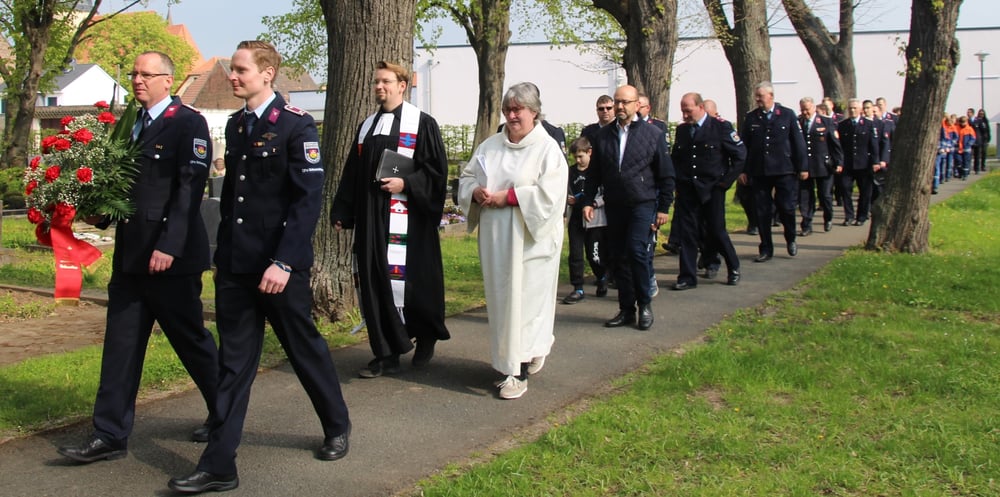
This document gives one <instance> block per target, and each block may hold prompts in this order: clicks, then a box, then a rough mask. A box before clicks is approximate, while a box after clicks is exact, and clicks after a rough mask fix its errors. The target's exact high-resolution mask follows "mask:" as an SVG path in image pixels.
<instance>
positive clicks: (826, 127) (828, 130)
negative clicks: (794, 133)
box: [799, 97, 843, 236]
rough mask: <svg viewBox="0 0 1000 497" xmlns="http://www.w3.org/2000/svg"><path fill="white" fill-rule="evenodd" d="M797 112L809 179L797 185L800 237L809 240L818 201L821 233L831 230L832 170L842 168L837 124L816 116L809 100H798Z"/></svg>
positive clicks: (811, 100) (812, 103)
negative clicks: (804, 143)
mask: <svg viewBox="0 0 1000 497" xmlns="http://www.w3.org/2000/svg"><path fill="white" fill-rule="evenodd" d="M799 109H800V110H801V111H802V115H801V116H799V124H800V125H801V126H802V134H803V136H805V140H806V156H807V160H808V162H809V177H808V178H806V179H804V180H801V181H800V182H799V212H800V213H801V214H802V224H801V226H802V231H801V232H800V233H799V236H809V235H810V234H812V221H813V215H814V214H815V213H816V200H817V199H818V200H819V205H820V207H821V208H822V209H823V231H830V230H832V229H833V170H834V168H836V167H837V166H839V165H841V163H842V161H843V152H842V150H841V149H840V136H839V135H838V134H837V124H836V123H835V122H833V119H831V118H829V117H824V116H821V115H819V114H818V113H817V112H816V103H815V102H814V101H813V99H812V98H810V97H805V98H803V99H802V100H799Z"/></svg>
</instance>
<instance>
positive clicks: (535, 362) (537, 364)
mask: <svg viewBox="0 0 1000 497" xmlns="http://www.w3.org/2000/svg"><path fill="white" fill-rule="evenodd" d="M544 366H545V356H538V357H534V358H532V359H531V362H530V363H528V374H535V373H537V372H539V371H541V370H542V368H543V367H544Z"/></svg>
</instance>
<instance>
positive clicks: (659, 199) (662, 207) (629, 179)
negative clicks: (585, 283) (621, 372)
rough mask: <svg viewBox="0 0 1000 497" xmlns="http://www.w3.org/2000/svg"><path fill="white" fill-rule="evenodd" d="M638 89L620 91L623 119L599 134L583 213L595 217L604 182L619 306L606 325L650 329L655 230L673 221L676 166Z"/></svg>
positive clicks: (618, 106) (617, 112)
mask: <svg viewBox="0 0 1000 497" xmlns="http://www.w3.org/2000/svg"><path fill="white" fill-rule="evenodd" d="M638 93H639V92H638V90H637V89H636V88H635V87H634V86H628V85H626V86H622V87H620V88H618V90H616V91H615V117H616V118H617V120H616V122H615V124H614V125H613V126H605V127H604V128H601V130H600V131H599V132H598V133H597V140H596V143H595V144H594V149H593V153H592V156H591V166H590V167H591V169H593V173H592V174H593V181H588V182H587V185H586V189H585V191H584V198H583V205H584V208H583V217H584V219H586V220H587V221H590V220H592V219H593V218H594V208H593V203H594V197H595V196H596V195H597V190H598V188H599V187H600V186H602V185H603V186H604V201H605V211H606V212H607V216H608V233H607V234H608V237H607V239H608V240H610V243H609V245H610V246H609V250H610V251H611V259H612V261H613V263H612V265H613V267H614V268H615V280H616V282H617V283H618V309H619V311H618V314H617V315H615V317H613V318H611V319H610V320H608V321H607V322H605V323H604V326H606V327H609V328H614V327H619V326H625V325H629V324H635V325H636V327H637V328H638V329H640V330H648V329H649V328H650V327H651V326H653V309H652V307H651V306H650V300H651V296H650V295H651V290H650V280H651V278H652V275H651V274H650V270H649V268H650V264H649V257H650V252H649V239H650V230H658V229H660V226H662V225H664V224H665V223H666V222H667V221H668V216H667V212H669V210H670V204H671V203H672V201H673V195H674V166H673V164H672V163H671V162H670V155H669V154H668V153H667V140H666V138H665V137H664V134H663V132H662V131H660V129H659V128H657V127H656V126H652V125H650V124H647V123H646V122H645V121H642V120H641V119H639V117H638V116H637V115H636V112H637V111H638V107H639V105H638V102H639V95H638ZM637 306H638V318H637V317H636V312H637V309H636V307H637Z"/></svg>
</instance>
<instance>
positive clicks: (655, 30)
mask: <svg viewBox="0 0 1000 497" xmlns="http://www.w3.org/2000/svg"><path fill="white" fill-rule="evenodd" d="M593 3H594V6H595V7H597V8H599V9H603V10H605V11H607V12H608V13H609V14H611V16H612V17H614V18H615V20H616V21H618V24H619V25H620V26H621V27H622V30H624V31H625V52H624V54H623V57H622V61H623V65H624V67H625V74H626V75H627V77H628V82H629V84H630V85H632V86H635V87H636V88H638V89H639V91H641V92H643V93H645V94H646V95H647V96H648V97H649V106H650V113H651V114H652V115H654V116H656V117H658V118H660V119H663V120H667V118H668V117H667V116H668V115H669V110H670V109H669V105H670V82H671V78H672V77H673V76H672V75H673V66H674V53H675V52H676V51H677V0H659V1H658V0H593Z"/></svg>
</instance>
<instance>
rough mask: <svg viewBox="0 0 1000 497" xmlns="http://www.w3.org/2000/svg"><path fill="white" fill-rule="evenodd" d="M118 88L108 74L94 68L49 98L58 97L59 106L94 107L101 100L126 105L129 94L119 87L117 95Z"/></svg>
mask: <svg viewBox="0 0 1000 497" xmlns="http://www.w3.org/2000/svg"><path fill="white" fill-rule="evenodd" d="M116 86H118V85H117V83H115V80H114V79H112V78H111V77H110V76H108V74H107V73H105V72H104V71H103V70H101V69H100V68H98V67H96V66H92V67H90V68H89V69H88V70H87V71H86V72H84V73H83V74H81V75H80V77H78V78H76V79H74V80H73V82H72V83H70V84H68V85H66V87H65V88H63V89H62V91H61V92H59V93H58V94H55V95H48V96H56V97H58V98H59V105H93V104H95V103H97V102H99V101H101V100H104V101H106V102H108V103H111V101H112V100H117V102H118V103H119V104H124V103H125V97H126V96H127V95H128V92H127V91H126V90H125V89H123V88H122V87H121V86H118V89H117V95H116V94H115V87H116ZM43 102H44V100H43Z"/></svg>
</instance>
